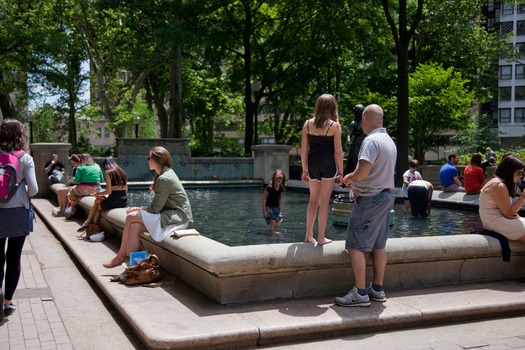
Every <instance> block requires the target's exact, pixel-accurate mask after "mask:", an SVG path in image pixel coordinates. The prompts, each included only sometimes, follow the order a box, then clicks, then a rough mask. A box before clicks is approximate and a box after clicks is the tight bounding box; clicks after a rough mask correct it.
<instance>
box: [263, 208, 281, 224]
mask: <svg viewBox="0 0 525 350" xmlns="http://www.w3.org/2000/svg"><path fill="white" fill-rule="evenodd" d="M282 220H283V217H282V215H281V208H280V207H266V223H267V224H269V223H270V221H277V222H281V221H282Z"/></svg>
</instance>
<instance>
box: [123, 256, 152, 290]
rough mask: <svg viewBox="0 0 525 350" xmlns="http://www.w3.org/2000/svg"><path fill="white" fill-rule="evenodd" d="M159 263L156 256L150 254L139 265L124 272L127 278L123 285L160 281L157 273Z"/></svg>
mask: <svg viewBox="0 0 525 350" xmlns="http://www.w3.org/2000/svg"><path fill="white" fill-rule="evenodd" d="M159 266H160V261H159V258H158V256H157V255H155V254H150V255H149V256H148V257H147V258H146V259H145V260H143V261H142V262H141V263H140V264H138V265H135V266H133V267H130V268H129V269H127V270H126V272H124V274H126V275H127V276H126V277H127V278H126V279H125V281H124V284H125V285H127V286H133V285H138V284H147V283H153V282H157V281H159V280H160V279H161V276H160V271H159Z"/></svg>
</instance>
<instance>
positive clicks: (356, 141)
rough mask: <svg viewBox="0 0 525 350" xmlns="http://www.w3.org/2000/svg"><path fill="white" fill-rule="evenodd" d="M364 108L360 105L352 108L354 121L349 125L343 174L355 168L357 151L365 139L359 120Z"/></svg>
mask: <svg viewBox="0 0 525 350" xmlns="http://www.w3.org/2000/svg"><path fill="white" fill-rule="evenodd" d="M364 110H365V107H364V106H363V105H361V104H357V105H355V106H354V120H353V121H352V122H351V123H350V127H349V129H348V140H347V145H348V152H347V154H346V167H345V169H344V171H343V174H344V175H346V174H349V173H351V172H352V171H354V170H355V168H357V162H358V160H357V157H358V155H359V149H360V148H361V143H362V142H363V140H364V139H365V137H366V134H365V133H364V132H363V127H362V126H361V118H362V117H363V111H364Z"/></svg>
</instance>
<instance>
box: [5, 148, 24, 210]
mask: <svg viewBox="0 0 525 350" xmlns="http://www.w3.org/2000/svg"><path fill="white" fill-rule="evenodd" d="M24 153H25V152H24V151H21V150H20V151H16V152H15V153H14V154H10V153H2V152H0V203H7V202H9V200H10V199H11V198H12V197H13V196H14V195H15V193H16V190H17V189H18V186H19V185H20V184H19V183H18V182H17V179H16V175H17V173H18V160H19V159H20V157H21V156H22V155H23V154H24Z"/></svg>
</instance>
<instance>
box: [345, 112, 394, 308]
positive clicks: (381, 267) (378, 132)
mask: <svg viewBox="0 0 525 350" xmlns="http://www.w3.org/2000/svg"><path fill="white" fill-rule="evenodd" d="M361 123H362V127H363V131H364V132H365V134H367V136H366V138H365V139H364V141H363V143H362V144H361V149H360V150H359V156H358V159H359V162H358V164H357V168H356V169H355V170H354V171H353V172H351V173H350V174H348V175H346V176H345V177H344V179H343V182H344V183H345V185H346V186H348V187H352V190H353V192H354V194H355V195H356V200H355V202H354V206H353V209H352V213H351V214H350V219H349V220H348V232H347V238H346V249H347V251H348V255H349V257H350V262H351V264H352V273H353V275H354V288H353V289H352V290H351V291H350V292H349V293H348V294H347V295H345V296H344V297H338V298H335V302H336V303H337V305H340V306H347V307H350V306H370V300H372V301H378V302H384V301H386V296H385V291H384V289H383V280H384V277H385V270H386V262H387V254H386V251H385V246H386V241H387V238H388V231H389V216H390V211H391V210H392V207H393V206H394V196H393V194H392V189H393V188H394V169H395V166H396V158H397V148H396V145H395V144H394V141H392V138H391V137H390V136H389V135H388V133H387V131H386V129H385V128H383V109H382V108H381V107H380V106H378V105H376V104H372V105H369V106H367V107H366V108H365V110H364V112H363V118H362V121H361ZM365 253H372V258H373V264H374V276H373V280H372V281H373V282H372V283H370V285H369V286H367V285H366V257H365Z"/></svg>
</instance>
